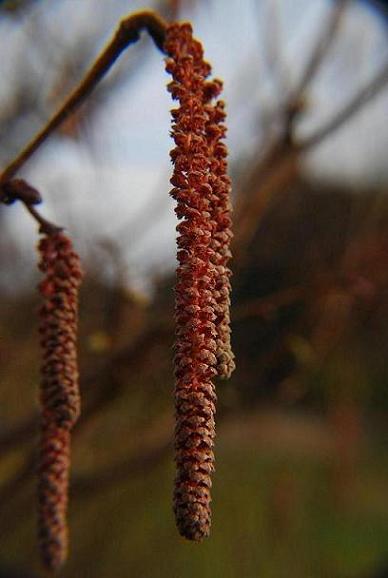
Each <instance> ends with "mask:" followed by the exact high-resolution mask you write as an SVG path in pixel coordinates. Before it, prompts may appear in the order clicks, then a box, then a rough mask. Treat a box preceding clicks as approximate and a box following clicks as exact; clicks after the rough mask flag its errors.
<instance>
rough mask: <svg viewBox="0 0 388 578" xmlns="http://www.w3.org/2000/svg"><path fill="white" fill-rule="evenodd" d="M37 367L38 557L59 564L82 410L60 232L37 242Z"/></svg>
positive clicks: (71, 279) (73, 304)
mask: <svg viewBox="0 0 388 578" xmlns="http://www.w3.org/2000/svg"><path fill="white" fill-rule="evenodd" d="M39 252H40V256H41V259H40V262H39V268H40V270H41V271H42V272H43V273H44V274H45V277H44V279H43V281H42V282H41V283H40V285H39V290H40V293H41V294H42V296H43V298H44V303H43V305H42V307H41V308H40V311H39V317H40V325H39V332H40V342H41V347H42V354H43V361H42V367H41V377H42V381H41V391H40V402H41V413H42V419H41V440H40V455H39V466H38V509H39V511H38V532H39V542H40V549H41V555H42V560H43V562H44V564H45V566H46V567H47V568H48V569H50V570H56V569H58V568H59V567H60V566H61V564H63V562H64V561H65V559H66V556H67V522H66V510H67V490H68V477H69V467H70V430H71V429H72V427H73V426H74V424H75V423H76V421H77V419H78V417H79V414H80V395H79V389H78V368H77V352H76V341H77V328H78V289H79V285H80V282H81V278H82V272H81V266H80V261H79V258H78V255H77V254H76V253H75V251H74V250H73V246H72V243H71V241H70V239H69V238H68V237H67V236H66V235H65V234H64V233H63V232H60V231H59V232H56V233H54V234H51V235H48V236H45V237H44V238H43V239H41V241H40V243H39Z"/></svg>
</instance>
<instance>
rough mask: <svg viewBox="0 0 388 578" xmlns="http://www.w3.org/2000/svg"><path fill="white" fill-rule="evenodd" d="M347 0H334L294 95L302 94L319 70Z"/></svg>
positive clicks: (343, 12) (333, 37)
mask: <svg viewBox="0 0 388 578" xmlns="http://www.w3.org/2000/svg"><path fill="white" fill-rule="evenodd" d="M348 4H349V0H336V1H335V2H333V8H332V9H331V13H330V15H329V17H328V20H327V23H326V25H325V26H324V27H323V30H322V32H321V35H320V36H319V37H318V41H317V43H316V45H315V47H314V49H313V50H312V52H311V55H310V57H309V59H308V61H307V64H306V68H305V70H304V72H303V74H302V77H301V79H300V81H299V84H298V86H297V87H296V89H295V90H294V97H295V96H297V97H299V96H300V95H302V94H303V93H304V92H305V90H306V88H307V86H308V85H309V84H311V82H312V81H313V80H314V77H315V75H316V74H317V72H318V71H319V69H320V67H321V65H322V63H323V61H324V59H325V58H326V56H327V54H328V52H329V50H330V48H331V46H332V44H333V41H334V40H335V38H336V36H337V32H338V30H339V28H340V25H341V22H342V19H343V17H344V15H345V13H346V8H347V6H348Z"/></svg>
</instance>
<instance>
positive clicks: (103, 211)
mask: <svg viewBox="0 0 388 578" xmlns="http://www.w3.org/2000/svg"><path fill="white" fill-rule="evenodd" d="M139 8H155V9H156V10H158V11H159V12H160V13H161V14H162V15H163V16H164V17H166V18H169V19H189V20H191V21H192V22H193V26H194V31H195V35H196V36H197V37H198V38H200V39H201V40H202V42H203V44H204V47H205V55H206V57H207V58H208V59H209V61H210V62H211V63H212V65H213V70H214V74H215V75H216V76H219V77H221V78H222V79H223V80H224V82H225V92H224V94H225V99H226V102H227V109H228V113H229V124H228V126H229V132H228V146H229V150H230V161H231V164H230V172H231V176H232V179H233V203H234V215H235V239H234V247H233V250H234V255H235V257H234V261H233V265H232V268H233V271H234V289H233V307H232V329H233V343H234V349H235V354H236V360H237V369H236V371H235V373H234V375H233V377H232V379H231V380H230V381H229V382H221V383H219V384H218V397H219V404H218V435H217V447H216V460H217V464H216V465H217V471H216V474H215V476H214V488H213V527H212V534H211V537H210V538H209V539H208V540H207V541H206V542H205V543H203V544H201V545H196V544H191V543H187V542H185V541H184V540H183V539H181V538H180V537H179V536H178V534H177V531H176V529H175V525H174V520H173V514H172V507H171V494H172V484H173V477H174V467H173V452H172V435H173V400H172V392H173V377H172V345H173V334H174V327H173V300H174V296H173V285H174V268H175V224H176V223H175V216H174V212H173V206H174V205H173V201H172V200H171V199H170V198H169V195H168V191H169V188H170V185H169V177H170V173H171V166H170V163H169V156H168V151H169V149H170V148H172V143H171V140H170V138H169V123H170V118H169V109H170V108H171V106H172V104H171V101H170V97H169V95H168V93H167V91H166V90H165V85H166V83H167V82H168V80H169V78H168V76H167V74H166V73H165V72H164V67H163V62H162V57H161V55H160V54H159V53H158V52H157V51H156V50H155V49H154V46H153V44H152V42H151V41H150V39H149V38H147V37H144V38H142V40H141V41H140V42H139V43H138V44H137V45H136V46H133V47H131V48H130V50H128V51H127V53H125V54H124V55H123V56H122V57H121V60H120V61H119V62H118V63H117V65H116V66H115V67H114V69H113V70H112V71H111V72H110V73H109V75H108V76H107V78H106V79H105V80H104V81H103V82H102V83H101V84H100V86H99V87H98V89H97V90H96V91H95V92H94V93H93V94H92V96H91V97H90V98H89V99H88V101H87V103H86V104H85V105H84V106H83V107H82V108H81V109H80V110H79V111H78V112H77V113H76V114H75V115H74V116H73V117H72V118H71V119H70V120H69V121H67V122H66V124H64V125H63V126H62V127H61V129H60V130H58V131H57V132H56V133H55V135H53V136H52V137H51V138H50V140H49V142H48V143H46V145H45V146H44V147H42V149H41V150H40V151H39V152H38V153H37V154H36V155H35V156H34V159H33V160H32V161H30V162H29V163H28V165H26V167H25V168H24V169H23V171H22V173H21V176H23V177H25V178H27V179H28V180H29V182H31V184H32V185H34V186H36V187H37V188H38V189H39V190H40V191H41V192H42V194H43V197H44V200H45V202H44V205H42V212H43V213H44V215H46V216H48V217H49V218H50V219H52V220H54V221H55V222H57V223H60V224H61V225H63V226H65V227H66V228H67V230H68V231H69V233H70V234H71V236H72V237H73V239H74V242H75V244H76V247H77V248H78V250H79V251H80V253H81V255H82V258H83V263H84V268H85V270H86V272H87V275H86V278H85V282H84V285H83V289H82V295H81V320H80V366H81V388H82V393H83V416H82V419H81V421H80V423H79V424H78V426H77V428H76V430H75V432H74V442H73V469H72V478H73V479H72V487H71V502H70V516H69V519H70V533H71V534H70V537H71V550H70V558H69V561H68V563H67V564H66V566H65V568H64V570H63V572H62V574H61V575H63V576H64V577H69V578H70V576H71V577H78V576H82V577H85V578H89V577H93V578H97V577H98V578H108V576H109V577H111V576H114V577H115V578H127V577H129V576H142V577H143V578H159V577H160V578H164V577H172V578H191V577H197V576H199V575H200V576H202V578H218V577H223V578H237V577H242V578H256V577H258V576H262V577H263V578H264V577H265V578H283V577H286V576H287V577H289V576H292V577H295V578H329V577H330V578H384V577H387V576H388V492H387V488H388V452H387V445H388V420H387V417H388V369H387V362H386V360H387V357H388V299H387V291H388V228H387V226H388V195H387V193H388V163H387V149H388V30H387V22H388V3H387V2H383V1H382V0H381V1H379V2H377V1H376V2H362V1H361V0H348V1H346V0H337V1H329V0H244V1H239V0H228V1H227V2H223V1H222V0H159V1H155V2H150V3H149V4H148V5H144V4H143V3H141V2H138V1H130V0H129V1H128V0H126V1H124V0H110V1H109V2H99V1H98V0H83V1H82V2H81V1H80V0H57V1H56V2H50V1H48V0H35V1H33V0H19V1H13V0H9V1H2V2H0V54H1V83H0V162H1V166H5V165H6V163H7V162H9V161H10V160H11V159H12V158H13V157H14V156H15V155H16V154H17V152H18V151H19V150H20V149H21V148H22V146H23V145H24V144H25V143H26V142H27V141H28V140H29V139H30V138H31V137H32V136H33V134H34V133H35V132H36V131H37V130H38V129H39V128H40V127H41V126H42V125H43V124H44V123H45V121H46V120H47V119H48V118H49V116H50V114H51V113H52V112H53V111H54V110H55V109H56V108H57V107H58V106H59V104H60V103H61V101H62V100H63V98H64V96H65V95H67V94H68V92H69V91H70V90H71V89H72V88H73V87H74V86H75V84H76V83H77V82H78V81H79V80H80V78H81V77H82V75H83V73H84V72H85V71H86V70H87V68H88V66H89V65H90V64H91V62H92V61H93V60H94V58H95V57H96V55H97V54H98V52H99V50H101V48H102V47H103V46H104V44H105V43H106V42H107V41H108V39H109V38H110V37H111V35H112V33H113V31H114V29H115V28H116V26H117V24H118V21H119V19H120V18H121V17H123V16H125V15H126V14H128V13H130V12H132V11H134V10H137V9H139ZM36 242H37V230H36V225H35V223H34V222H32V221H31V219H30V218H29V216H28V215H27V213H26V212H25V211H24V210H23V208H22V207H21V206H19V205H18V204H17V203H15V204H14V205H12V206H10V207H3V208H1V207H0V271H1V274H0V375H1V389H0V399H1V403H0V511H1V516H0V577H3V576H4V578H23V577H24V578H28V577H30V578H33V577H34V576H35V577H37V576H41V575H42V574H41V570H40V566H39V559H38V552H37V546H36V539H35V524H36V519H35V514H36V512H35V510H36V506H35V480H34V464H35V451H36V449H35V448H36V443H37V432H38V422H37V411H38V405H37V399H38V393H37V391H38V384H39V350H38V338H37V319H36V318H37V315H36V310H37V307H38V304H39V298H38V296H37V294H36V293H37V292H36V289H35V287H36V284H37V282H38V274H37V272H36V261H37V257H36V252H35V247H36Z"/></svg>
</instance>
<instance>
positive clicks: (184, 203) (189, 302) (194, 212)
mask: <svg viewBox="0 0 388 578" xmlns="http://www.w3.org/2000/svg"><path fill="white" fill-rule="evenodd" d="M164 50H165V52H166V54H167V55H168V58H167V59H166V70H167V71H168V72H169V73H170V74H171V75H172V77H173V80H172V82H170V83H169V85H168V89H169V91H170V92H171V94H172V97H173V99H175V100H178V102H179V107H178V108H176V109H173V110H172V118H173V124H172V137H173V139H174V141H175V145H176V146H175V148H174V149H173V150H172V151H171V153H170V155H171V159H172V161H173V163H174V172H173V176H172V178H171V184H172V185H173V189H172V191H171V195H172V196H173V198H174V199H175V200H176V201H177V206H176V209H175V212H176V214H177V217H178V219H180V220H181V221H180V223H179V224H178V226H177V231H178V238H177V246H178V254H177V259H178V267H177V279H176V289H175V320H176V343H175V359H174V363H175V410H176V429H175V461H176V469H177V472H176V478H175V490H174V511H175V516H176V522H177V527H178V530H179V532H180V533H181V534H182V535H183V536H184V537H186V538H188V539H191V540H196V541H199V540H202V539H203V538H204V537H206V536H208V535H209V531H210V524H211V509H210V502H211V496H210V488H211V474H212V472H213V470H214V454H213V447H214V438H215V421H214V416H215V403H216V393H215V387H214V384H213V378H214V377H215V376H216V375H223V376H226V375H228V374H229V373H230V372H231V370H232V369H233V367H232V366H233V355H232V353H231V351H230V333H229V325H228V320H229V312H228V307H229V291H230V283H229V276H230V273H229V270H228V269H227V262H228V260H229V258H230V250H229V243H230V239H231V233H230V204H229V200H228V199H229V193H230V181H229V179H228V177H227V176H226V161H225V156H226V147H225V145H224V144H223V143H222V142H221V139H222V138H223V136H224V135H225V127H224V125H223V124H222V121H223V120H224V111H223V104H222V103H221V102H218V103H217V104H216V105H213V104H212V103H211V101H212V99H213V98H214V97H215V96H216V95H218V93H219V91H220V87H221V84H220V82H219V81H212V82H209V81H206V78H207V77H208V76H209V74H210V72H211V68H210V66H209V64H208V63H207V62H205V61H204V60H203V49H202V46H201V44H200V43H199V42H198V41H197V40H195V39H193V37H192V28H191V25H190V24H188V23H183V24H172V25H171V26H169V27H168V29H167V35H166V40H165V44H164Z"/></svg>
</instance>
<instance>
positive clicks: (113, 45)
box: [0, 11, 166, 185]
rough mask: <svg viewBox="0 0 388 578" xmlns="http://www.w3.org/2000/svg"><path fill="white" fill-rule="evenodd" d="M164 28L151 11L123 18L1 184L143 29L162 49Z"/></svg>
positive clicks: (90, 88) (18, 157)
mask: <svg viewBox="0 0 388 578" xmlns="http://www.w3.org/2000/svg"><path fill="white" fill-rule="evenodd" d="M165 29H166V24H165V22H164V21H163V20H162V19H161V18H159V16H157V15H156V14H155V13H154V12H151V11H144V12H138V13H136V14H133V15H132V16H129V17H128V18H125V19H124V20H122V21H121V22H120V25H119V27H118V29H117V31H116V33H115V35H114V37H113V39H112V40H111V42H110V43H109V44H108V46H107V47H106V48H105V49H104V50H103V51H102V53H101V54H100V56H99V57H98V58H97V60H96V62H95V63H94V65H93V66H92V67H91V69H90V70H89V72H88V73H87V74H86V76H85V77H84V79H83V80H82V81H81V82H80V84H79V85H78V86H77V88H76V89H75V90H74V91H73V92H72V93H71V94H70V96H69V97H68V98H67V99H66V101H65V103H64V104H63V105H62V107H61V108H60V109H59V110H58V111H57V112H56V113H55V114H54V116H53V117H52V118H51V119H50V120H49V122H48V123H47V124H46V126H45V127H44V128H43V129H42V130H41V131H40V132H39V133H38V134H37V135H36V136H35V137H34V138H33V139H32V141H30V143H29V144H28V145H27V146H26V147H25V148H24V150H22V152H21V153H20V154H19V155H18V156H17V157H16V158H15V159H14V160H13V161H11V163H10V164H9V165H8V166H7V167H6V168H5V169H4V171H3V172H2V174H1V175H0V185H1V184H4V183H5V182H6V181H9V180H10V179H11V178H12V177H13V176H14V175H15V174H16V172H17V171H18V170H19V169H20V168H21V167H22V166H23V165H24V164H25V163H26V162H27V161H28V159H29V158H30V157H31V156H32V155H33V153H34V152H35V151H36V150H37V149H38V148H39V147H40V146H41V144H42V143H43V142H44V141H45V140H46V139H47V138H48V137H49V136H50V134H51V133H52V132H53V131H54V130H56V129H57V128H58V127H59V126H60V125H61V124H62V123H63V122H64V121H65V120H66V119H67V118H68V117H69V116H70V115H71V114H72V113H73V112H74V111H75V110H76V109H77V108H78V107H79V106H80V105H81V104H82V102H83V101H84V100H85V99H86V97H87V96H88V95H89V94H90V93H91V92H92V91H93V89H94V88H95V87H96V85H97V84H98V82H99V81H100V80H101V79H102V78H103V76H104V75H105V74H106V73H107V72H108V71H109V69H110V68H111V66H112V65H113V64H114V63H115V61H116V60H117V58H118V57H119V56H120V54H121V53H122V52H123V51H124V50H125V49H126V48H127V47H128V46H129V45H130V44H133V43H134V42H136V41H137V40H138V39H139V37H140V32H141V31H142V30H146V31H147V32H148V33H149V34H150V36H151V37H152V39H153V40H154V42H155V44H156V46H157V47H158V48H159V49H160V50H162V51H163V41H164V35H165Z"/></svg>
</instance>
